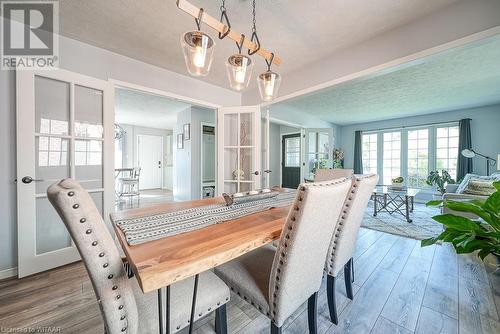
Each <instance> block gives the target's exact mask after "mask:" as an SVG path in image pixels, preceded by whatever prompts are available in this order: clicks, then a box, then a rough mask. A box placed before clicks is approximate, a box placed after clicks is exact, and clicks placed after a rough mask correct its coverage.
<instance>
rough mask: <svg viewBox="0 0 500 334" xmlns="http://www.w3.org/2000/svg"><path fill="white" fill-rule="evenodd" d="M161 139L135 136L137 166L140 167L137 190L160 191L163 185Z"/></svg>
mask: <svg viewBox="0 0 500 334" xmlns="http://www.w3.org/2000/svg"><path fill="white" fill-rule="evenodd" d="M162 157H163V137H162V136H154V135H137V164H136V165H137V166H141V173H140V174H139V175H140V176H139V190H144V189H160V188H162V185H163V175H162V174H163V163H162V160H163V158H162Z"/></svg>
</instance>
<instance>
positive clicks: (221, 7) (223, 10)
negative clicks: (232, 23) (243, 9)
mask: <svg viewBox="0 0 500 334" xmlns="http://www.w3.org/2000/svg"><path fill="white" fill-rule="evenodd" d="M220 11H221V12H225V11H226V0H222V2H221V5H220Z"/></svg>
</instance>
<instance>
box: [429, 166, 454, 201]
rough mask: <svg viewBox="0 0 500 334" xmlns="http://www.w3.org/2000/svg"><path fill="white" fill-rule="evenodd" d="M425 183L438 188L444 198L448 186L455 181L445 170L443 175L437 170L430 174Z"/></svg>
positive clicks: (442, 172)
mask: <svg viewBox="0 0 500 334" xmlns="http://www.w3.org/2000/svg"><path fill="white" fill-rule="evenodd" d="M425 182H426V183H427V184H428V185H430V186H436V188H437V190H438V191H439V193H440V194H441V196H442V195H443V194H444V193H445V192H446V185H448V184H454V183H455V180H453V179H452V178H451V175H450V174H449V173H448V172H447V171H446V170H444V169H443V170H442V171H441V174H439V171H437V170H434V171H432V172H430V173H429V176H427V180H426V181H425Z"/></svg>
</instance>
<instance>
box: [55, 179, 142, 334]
mask: <svg viewBox="0 0 500 334" xmlns="http://www.w3.org/2000/svg"><path fill="white" fill-rule="evenodd" d="M47 195H48V198H49V201H50V203H52V205H53V206H54V208H55V209H56V211H57V212H58V213H59V216H60V217H61V219H62V221H63V222H64V224H65V225H66V228H67V229H68V231H69V234H70V235H71V237H72V238H73V241H74V242H75V245H76V247H77V248H78V251H79V252H80V255H81V257H82V260H83V263H84V264H85V267H86V268H87V272H88V274H89V276H90V279H91V281H92V285H93V287H94V292H95V294H96V297H97V301H98V302H99V306H100V308H101V313H102V315H103V318H104V325H105V329H106V333H109V334H115V333H129V334H130V333H131V334H136V333H137V327H138V312H137V305H136V301H135V298H134V295H133V291H132V287H131V285H130V283H129V282H128V278H127V275H126V273H125V270H124V268H123V263H122V260H121V257H120V255H119V253H118V249H117V247H116V245H115V242H114V240H113V238H112V237H111V234H110V233H109V230H108V228H107V227H106V224H105V223H104V221H103V219H102V217H101V214H100V213H99V211H98V210H97V208H96V206H95V204H94V201H93V200H92V198H91V197H90V195H89V193H88V192H87V191H86V190H85V189H83V188H82V186H81V185H80V184H79V183H78V182H76V181H75V180H73V179H65V180H62V181H61V182H59V183H55V184H53V185H51V186H50V187H49V188H48V189H47Z"/></svg>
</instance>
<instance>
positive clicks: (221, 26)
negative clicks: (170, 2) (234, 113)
mask: <svg viewBox="0 0 500 334" xmlns="http://www.w3.org/2000/svg"><path fill="white" fill-rule="evenodd" d="M177 7H178V8H179V9H180V10H182V11H184V12H185V13H187V14H189V15H191V16H192V17H193V18H194V20H195V23H196V27H197V30H194V31H188V32H186V33H184V34H183V35H182V37H181V47H182V51H183V55H184V61H185V63H186V68H187V70H188V73H189V74H191V75H193V76H197V77H202V76H206V75H208V73H209V71H210V66H211V64H212V59H213V55H214V49H215V42H214V40H213V39H212V38H211V37H210V36H209V35H208V34H207V33H205V32H202V31H201V24H202V23H205V24H206V25H207V26H209V27H211V28H212V29H214V30H216V31H218V37H219V39H221V40H222V39H224V38H226V37H227V38H229V39H231V40H233V41H234V42H235V43H236V46H237V48H238V53H236V54H233V55H231V56H230V57H229V58H228V59H227V61H226V71H227V77H228V80H229V86H230V87H231V89H233V90H235V91H243V90H244V89H246V88H247V87H248V85H249V83H250V78H251V76H252V69H253V66H254V62H253V60H252V58H251V57H250V56H253V55H255V54H256V55H259V56H261V57H262V58H264V60H265V62H266V64H267V71H266V72H264V73H262V74H260V75H259V76H258V77H257V84H258V87H259V92H260V96H261V98H262V100H263V101H266V102H268V101H272V100H274V99H275V98H276V96H277V94H278V89H279V86H280V83H281V76H280V75H279V74H278V73H276V72H273V71H271V65H272V64H275V65H279V64H281V59H280V58H279V57H277V56H275V54H274V53H273V52H270V51H267V50H265V49H264V48H262V47H261V45H260V41H259V37H258V35H257V24H256V8H255V7H256V6H255V0H253V1H252V19H253V20H252V36H251V38H250V39H248V38H246V37H245V35H244V34H240V33H238V32H236V31H234V30H232V29H231V24H230V22H229V17H228V14H227V9H226V6H225V0H222V2H221V6H220V10H221V15H220V19H219V20H217V19H216V18H214V17H212V16H210V15H208V14H207V13H205V12H204V10H203V8H197V7H196V6H194V5H192V4H191V3H190V2H189V1H187V0H177ZM243 48H246V49H248V55H244V54H242V49H243Z"/></svg>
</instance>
